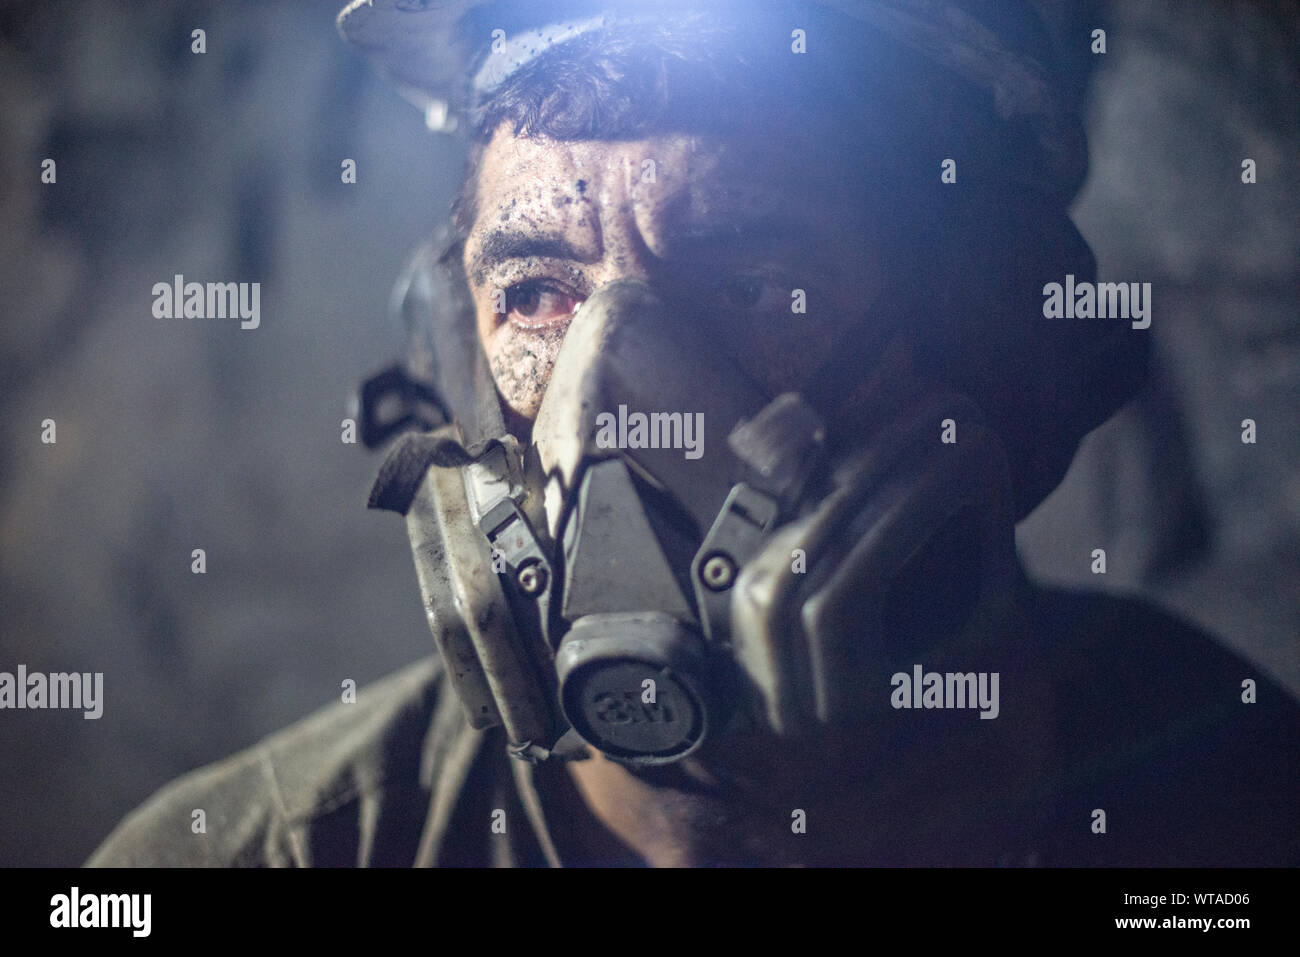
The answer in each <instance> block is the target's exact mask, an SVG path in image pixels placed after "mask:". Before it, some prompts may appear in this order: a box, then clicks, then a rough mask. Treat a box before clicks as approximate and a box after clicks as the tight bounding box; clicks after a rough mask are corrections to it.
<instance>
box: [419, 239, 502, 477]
mask: <svg viewBox="0 0 1300 957" xmlns="http://www.w3.org/2000/svg"><path fill="white" fill-rule="evenodd" d="M440 238H441V242H439V243H437V244H435V245H434V246H433V247H432V249H431V250H426V255H425V256H424V257H422V259H423V266H422V268H424V269H426V270H427V276H426V277H425V281H424V282H422V283H420V284H412V288H418V289H419V290H420V291H421V292H422V293H423V294H424V295H425V297H426V298H425V300H424V301H422V302H417V303H414V304H413V309H414V311H415V313H416V315H417V316H418V319H419V321H418V322H417V324H416V326H417V327H416V328H414V329H412V332H413V333H414V338H413V341H412V351H413V352H414V351H418V350H419V349H424V350H426V351H427V354H428V355H429V357H430V362H429V365H430V373H431V375H432V381H433V383H434V385H435V387H436V388H437V390H438V393H439V394H440V395H441V396H442V398H443V402H444V403H445V404H446V406H447V408H448V410H449V411H450V413H451V417H452V419H453V421H454V422H455V423H456V425H457V427H458V429H459V431H460V434H461V441H462V443H463V444H464V445H465V447H466V448H467V449H469V450H470V451H471V452H475V451H476V450H477V449H478V448H479V447H480V446H481V445H482V444H483V443H485V442H488V441H490V440H492V439H497V438H500V437H501V436H502V435H504V434H505V432H506V427H505V422H504V419H503V416H502V413H501V400H500V397H499V396H498V395H497V390H496V383H495V382H494V381H493V379H492V374H491V371H490V370H489V368H488V362H487V356H486V354H485V353H484V352H483V345H482V342H481V341H480V339H479V334H478V321H477V316H476V315H475V310H474V298H473V296H472V295H471V293H470V288H469V283H468V281H467V280H466V277H465V265H464V253H465V237H464V235H463V234H461V233H459V232H458V231H454V230H452V229H451V228H450V227H445V228H444V230H443V232H442V233H441V234H440ZM408 328H410V327H408Z"/></svg>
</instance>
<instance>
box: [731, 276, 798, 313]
mask: <svg viewBox="0 0 1300 957" xmlns="http://www.w3.org/2000/svg"><path fill="white" fill-rule="evenodd" d="M713 285H714V289H713V293H714V298H715V301H716V302H717V304H718V305H719V306H720V307H722V308H724V309H727V310H729V311H731V312H739V313H763V312H768V311H771V310H772V309H773V308H775V307H776V306H777V305H778V304H781V303H783V302H785V297H786V296H788V294H789V289H790V286H789V284H788V283H787V282H785V281H784V279H783V278H782V277H781V276H778V275H776V274H774V273H771V272H767V271H761V272H733V273H728V274H726V275H723V276H722V277H720V278H719V279H718V280H717V281H716V282H715V283H714V284H713Z"/></svg>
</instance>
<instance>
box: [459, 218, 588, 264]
mask: <svg viewBox="0 0 1300 957" xmlns="http://www.w3.org/2000/svg"><path fill="white" fill-rule="evenodd" d="M530 256H545V257H547V258H548V259H566V260H570V261H572V262H590V261H591V257H590V256H589V255H588V254H587V253H584V252H583V251H582V250H580V249H578V248H577V247H576V246H574V245H573V244H572V243H570V242H569V241H568V240H567V239H565V238H564V237H563V236H561V235H559V234H558V233H542V234H536V233H520V232H511V231H509V230H502V229H498V230H494V231H492V232H490V233H488V234H487V235H486V236H484V237H483V242H482V243H480V244H479V248H478V252H476V253H475V254H474V258H473V259H472V260H471V261H470V270H471V274H473V273H479V272H482V271H483V270H485V269H487V268H488V267H491V266H496V265H498V264H500V263H503V262H506V261H507V260H510V259H527V258H528V257H530Z"/></svg>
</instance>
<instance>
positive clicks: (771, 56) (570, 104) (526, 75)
mask: <svg viewBox="0 0 1300 957" xmlns="http://www.w3.org/2000/svg"><path fill="white" fill-rule="evenodd" d="M800 22H801V23H807V24H808V26H809V28H810V29H809V33H811V34H813V35H815V36H817V43H818V45H819V53H818V55H817V56H815V57H814V56H796V55H793V54H792V52H791V49H790V39H789V30H788V29H785V28H783V27H782V28H774V29H772V30H769V31H766V35H767V36H768V37H769V39H768V40H767V41H766V42H765V43H764V44H761V45H755V44H753V43H752V42H749V43H746V42H744V40H742V39H740V38H738V36H737V33H738V31H737V29H736V25H735V23H734V21H732V20H729V19H725V18H723V17H721V16H716V15H710V14H707V13H699V12H695V13H688V14H682V15H680V16H679V17H677V18H675V19H667V18H666V19H663V20H658V21H655V22H654V23H653V24H640V23H627V22H620V21H615V22H613V23H611V24H608V25H606V26H604V27H602V28H601V29H599V30H595V31H592V32H589V33H586V34H582V35H579V36H578V37H575V38H573V39H571V40H568V41H566V42H564V43H561V44H557V45H556V46H555V47H553V48H551V49H549V50H546V51H545V52H543V53H542V54H540V55H539V56H538V57H537V58H536V59H534V60H532V61H531V62H529V63H527V64H525V65H524V66H523V67H521V68H520V69H518V70H517V71H516V72H515V73H513V74H511V75H510V76H509V77H508V79H507V80H506V81H505V82H504V83H503V84H502V85H501V86H500V87H498V88H497V89H495V90H493V91H492V92H491V94H490V95H489V96H488V97H487V98H485V99H484V100H482V101H481V102H479V103H477V104H476V105H475V107H474V108H473V109H472V111H471V117H470V121H471V123H470V125H471V143H470V155H469V160H468V163H467V167H466V175H465V178H464V180H463V182H462V185H461V188H460V190H459V191H458V193H457V195H456V197H455V199H454V200H453V203H452V225H453V229H454V230H455V231H456V233H457V234H458V235H460V236H461V237H464V236H465V235H466V234H467V232H468V230H469V228H470V226H471V225H472V223H473V221H474V219H475V217H476V212H477V211H476V209H475V205H474V203H475V197H474V189H475V184H476V180H475V175H476V172H477V169H478V165H479V161H480V159H481V157H482V152H483V149H484V147H485V146H486V144H487V142H488V141H489V140H490V139H491V137H492V135H493V134H494V133H495V132H496V130H497V129H498V128H500V127H501V126H502V124H508V125H509V127H510V129H511V132H512V134H513V135H515V136H524V137H529V136H546V137H550V138H552V139H557V140H585V139H590V140H622V139H640V138H643V137H645V136H649V135H652V134H655V133H667V132H676V133H711V134H716V135H719V136H723V137H726V136H730V135H735V134H737V133H740V132H742V131H744V130H749V131H753V132H758V133H766V134H768V135H778V136H784V135H791V134H792V133H798V132H800V130H799V129H798V128H799V127H803V130H802V131H803V132H806V133H808V134H810V135H811V134H815V135H816V136H817V137H818V142H819V143H820V145H821V147H822V150H823V152H824V153H825V154H828V155H836V156H849V155H855V156H859V157H860V158H861V164H860V165H861V168H862V169H871V170H872V171H873V181H875V182H879V183H880V185H881V187H882V189H881V190H880V192H881V193H883V194H890V195H896V194H897V191H898V190H899V189H900V188H903V187H904V182H903V181H904V180H906V179H908V178H909V176H908V175H907V174H905V173H904V172H903V167H905V166H907V165H908V163H909V161H910V160H911V158H913V157H914V156H915V155H916V153H917V138H918V132H919V130H920V129H921V128H922V127H924V126H927V125H928V126H933V125H934V124H933V123H930V124H922V123H921V122H920V117H921V116H922V115H923V114H921V113H919V112H918V108H919V107H921V105H922V101H923V100H924V99H925V98H924V96H923V95H921V94H920V93H919V91H921V90H929V89H932V88H933V87H934V86H935V85H936V84H943V85H945V86H946V87H947V88H948V89H947V91H946V93H945V95H944V97H943V98H942V101H943V102H944V103H947V104H954V105H955V104H958V103H961V104H963V108H964V109H966V111H967V112H971V111H976V112H977V111H979V110H980V109H981V107H980V105H979V103H978V100H979V97H978V95H977V94H976V93H975V92H974V91H973V90H970V89H969V88H967V87H965V85H964V84H962V83H960V82H959V81H957V80H955V78H950V77H944V76H943V75H942V71H940V70H937V69H934V68H930V67H928V66H927V65H926V64H925V63H924V61H921V60H919V59H918V58H915V57H910V56H907V55H904V54H902V53H900V51H898V50H896V49H894V48H893V47H892V46H891V45H888V44H885V43H882V42H881V41H879V40H878V39H876V38H874V37H872V36H871V35H869V34H866V33H864V32H863V31H862V30H861V29H860V28H856V27H854V26H853V25H852V24H851V23H850V24H849V25H848V27H847V28H846V26H845V24H844V23H842V22H841V18H840V17H839V16H838V15H835V14H831V13H830V12H827V11H822V12H820V13H817V14H815V15H812V14H810V19H807V20H801V21H800ZM823 22H824V23H825V24H826V25H825V26H821V24H822V23H823ZM753 32H754V31H751V33H753ZM828 64H833V65H834V66H835V68H834V69H831V68H828ZM935 101H936V99H935V98H934V97H933V96H931V97H930V98H929V101H928V102H929V103H930V104H931V105H933V103H934V102H935ZM929 113H930V114H931V115H932V116H933V118H934V121H935V122H939V123H945V124H947V132H948V143H949V148H952V144H953V141H954V139H955V138H957V137H959V136H960V135H961V133H960V131H961V129H962V128H963V127H964V126H966V125H968V124H967V123H966V122H965V121H964V120H961V119H958V118H957V117H955V116H944V117H940V116H939V115H938V114H937V113H936V111H934V110H933V109H931V110H930V111H929ZM897 116H908V117H910V121H909V123H907V124H898V123H896V122H893V121H892V118H893V117H897ZM926 179H927V184H926V185H927V187H928V186H929V183H928V180H929V179H932V177H927V178H926ZM869 198H870V194H869V193H868V192H866V191H863V199H864V200H866V199H869ZM912 205H913V206H915V202H913V203H912Z"/></svg>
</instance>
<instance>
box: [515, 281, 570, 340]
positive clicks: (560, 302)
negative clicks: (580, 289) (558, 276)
mask: <svg viewBox="0 0 1300 957" xmlns="http://www.w3.org/2000/svg"><path fill="white" fill-rule="evenodd" d="M582 300H583V297H582V296H580V295H579V294H578V293H576V292H574V291H573V290H572V289H570V288H569V287H568V286H565V285H564V284H562V283H559V282H556V281H555V280H552V279H525V280H523V281H521V282H517V283H515V284H513V285H511V286H508V287H507V288H506V290H505V316H506V319H507V320H508V321H510V322H512V323H514V324H515V325H517V326H522V327H524V328H543V327H546V326H550V325H553V324H556V323H558V322H561V321H563V320H565V319H567V318H569V317H570V316H571V315H573V311H574V310H575V309H577V308H578V305H579V304H580V303H581V302H582Z"/></svg>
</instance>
